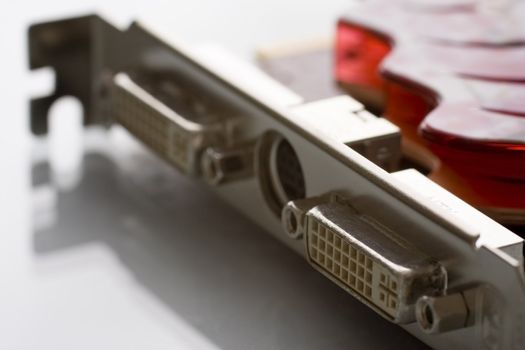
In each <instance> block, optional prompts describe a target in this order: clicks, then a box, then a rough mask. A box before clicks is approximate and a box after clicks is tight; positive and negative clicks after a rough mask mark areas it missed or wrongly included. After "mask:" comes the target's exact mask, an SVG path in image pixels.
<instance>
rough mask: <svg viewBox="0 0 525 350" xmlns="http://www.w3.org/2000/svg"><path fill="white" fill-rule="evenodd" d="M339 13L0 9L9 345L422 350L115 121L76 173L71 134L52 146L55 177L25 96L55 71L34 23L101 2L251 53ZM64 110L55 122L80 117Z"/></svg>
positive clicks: (0, 282)
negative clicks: (30, 123) (34, 69)
mask: <svg viewBox="0 0 525 350" xmlns="http://www.w3.org/2000/svg"><path fill="white" fill-rule="evenodd" d="M346 7H347V1H346V0H344V1H343V0H332V1H326V2H323V4H322V5H321V3H315V4H314V3H310V4H308V5H307V4H305V2H301V1H287V2H282V1H276V0H272V1H265V2H261V1H258V2H256V1H243V2H240V1H239V2H234V1H220V2H218V1H211V0H210V1H200V2H179V1H157V2H155V1H111V2H110V1H77V2H71V1H45V2H29V1H18V2H13V3H11V4H10V5H9V10H7V8H6V10H5V11H2V14H1V15H0V25H1V29H2V30H0V44H1V45H2V65H1V71H0V72H1V73H2V75H1V76H2V81H1V83H0V84H1V85H2V89H0V93H1V95H0V96H1V97H0V98H1V100H0V101H1V102H2V113H1V117H0V121H1V122H2V124H1V125H2V127H1V128H0V164H1V171H2V172H1V173H0V180H1V181H0V332H1V336H0V349H10V350H11V349H15V350H18V349H53V350H55V349H68V350H69V349H217V348H220V349H363V348H370V349H376V348H387V347H392V346H394V345H395V346H396V347H397V346H400V347H405V348H420V347H422V346H423V345H421V344H420V343H419V342H418V341H417V340H415V339H414V338H412V337H411V336H410V335H408V334H407V333H405V332H404V331H403V330H401V329H400V328H398V327H396V326H394V325H391V324H389V323H388V322H386V321H384V320H383V319H381V318H380V317H379V316H377V315H376V314H375V313H373V312H371V311H369V310H368V309H367V308H366V307H364V306H363V305H361V304H360V303H358V302H356V301H354V300H353V299H352V298H351V297H350V296H348V295H347V294H345V293H344V292H343V291H341V290H339V289H338V288H337V287H336V286H334V285H332V284H331V283H329V282H328V281H327V280H326V279H324V278H323V277H322V276H321V275H319V274H318V273H317V272H315V271H314V270H313V269H311V268H310V267H309V266H308V265H307V263H306V262H305V261H303V260H302V259H301V258H300V257H299V256H297V255H295V254H294V253H292V252H291V251H290V250H289V249H287V248H286V247H284V246H282V245H281V244H280V243H278V242H277V241H275V240H274V239H272V238H271V237H270V236H268V235H266V233H265V232H264V231H263V230H262V229H260V228H258V227H256V226H255V225H253V224H252V223H251V222H248V221H247V220H246V219H244V218H243V217H242V216H240V215H239V214H237V212H235V211H234V210H233V209H231V208H230V207H228V206H225V205H224V204H223V203H222V202H220V201H219V200H218V199H217V198H215V197H214V196H213V195H211V194H210V193H209V192H208V191H207V190H206V189H205V188H204V187H203V186H202V185H200V184H197V183H194V182H192V181H191V180H188V179H186V178H183V177H182V176H180V175H178V174H177V172H176V171H175V170H173V169H171V168H169V167H168V166H166V165H164V164H163V163H162V162H161V161H159V160H158V159H157V158H155V157H154V156H152V155H151V154H149V153H148V152H147V151H145V150H144V149H143V148H141V147H140V145H138V144H137V143H136V142H134V141H133V140H132V139H131V138H130V137H129V136H128V135H127V134H126V133H125V132H123V131H122V130H119V129H117V130H112V131H111V132H110V133H109V134H107V135H106V134H105V133H103V132H101V131H97V130H91V131H89V132H87V133H86V134H84V135H83V143H84V144H85V146H86V148H87V152H86V155H85V156H84V159H83V160H82V161H81V162H80V167H79V168H78V169H76V170H75V167H74V166H73V165H74V164H75V162H76V161H77V160H78V154H79V153H78V148H75V147H74V146H72V145H74V143H75V140H77V139H76V138H71V137H70V138H69V139H67V137H66V138H65V139H64V138H62V139H56V140H54V142H53V143H51V144H50V147H51V149H52V150H54V151H53V152H51V153H52V154H56V156H55V160H54V161H53V162H52V168H54V169H55V171H54V173H55V174H56V173H59V175H60V176H58V175H57V176H50V174H51V173H53V172H52V171H50V166H49V164H48V163H47V161H46V159H47V156H46V150H47V147H46V145H45V142H42V141H37V140H33V139H32V138H31V136H30V135H29V133H28V131H27V101H28V99H29V96H30V95H31V94H35V93H38V94H42V93H44V91H45V90H46V89H50V88H51V83H50V82H51V79H50V75H49V74H48V73H49V72H40V73H39V75H38V77H35V76H33V75H30V74H29V72H28V71H27V68H26V66H27V63H26V62H27V59H26V42H25V32H26V29H27V26H28V25H29V23H32V22H36V21H40V20H48V19H53V18H61V17H66V16H71V15H76V14H83V13H86V12H94V11H97V12H101V13H103V14H104V15H106V16H108V17H110V18H111V19H113V20H116V21H117V23H119V24H121V25H125V24H126V23H128V22H129V20H131V19H132V18H133V17H137V16H139V17H140V18H142V21H143V22H144V23H145V24H147V25H152V26H156V27H162V31H163V32H164V33H166V31H169V32H170V33H171V32H172V33H173V34H174V35H176V36H177V37H179V38H181V39H183V40H185V41H187V42H189V43H194V42H201V41H210V42H219V43H221V44H223V45H224V46H226V47H228V48H231V49H233V50H234V51H235V52H236V53H238V54H241V55H244V56H245V57H250V54H251V53H252V52H253V50H254V48H255V47H256V46H258V45H259V44H266V43H271V42H273V41H276V40H283V39H284V40H286V39H297V38H299V39H300V38H304V37H309V36H312V35H313V36H316V35H323V34H326V33H329V32H330V31H331V30H332V28H333V24H334V21H335V18H336V16H337V14H339V13H341V12H342V11H344V10H345V9H346ZM168 28H169V30H168ZM61 107H62V108H57V109H56V111H55V112H56V113H57V117H58V118H63V117H64V116H66V117H69V114H70V113H74V110H73V109H74V108H75V106H72V105H71V104H69V105H68V102H66V103H65V104H64V105H63V106H61ZM65 131H66V135H68V133H69V132H73V127H70V128H66V130H65ZM77 144H78V145H79V146H80V144H81V143H80V142H77ZM55 151H56V152H57V153H54V152H55ZM33 183H34V184H33Z"/></svg>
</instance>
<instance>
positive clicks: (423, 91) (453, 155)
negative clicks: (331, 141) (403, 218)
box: [335, 21, 525, 210]
mask: <svg viewBox="0 0 525 350" xmlns="http://www.w3.org/2000/svg"><path fill="white" fill-rule="evenodd" d="M440 45H441V46H440ZM429 48H432V50H429V51H426V55H418V57H414V58H413V63H417V61H418V60H421V59H424V60H427V61H428V62H435V63H436V66H438V65H439V67H440V69H439V70H436V71H437V72H439V71H441V72H445V73H443V74H445V75H446V74H449V75H450V76H456V77H458V78H461V77H463V79H467V78H468V79H471V80H472V81H475V80H476V79H479V80H480V81H482V82H484V84H486V86H482V88H481V90H482V93H481V94H480V95H478V94H474V95H473V96H475V98H470V99H468V98H467V99H465V100H464V101H463V100H461V98H459V100H457V101H453V102H451V101H449V100H441V101H440V100H439V99H440V96H439V92H437V93H436V92H433V91H431V90H429V89H427V88H425V87H424V86H423V85H424V84H425V78H426V77H425V76H421V77H419V76H416V78H417V79H416V80H417V81H416V82H415V81H414V77H413V76H412V77H411V78H410V79H408V78H406V79H405V78H404V77H402V76H401V77H400V76H396V75H391V74H389V72H388V71H386V72H381V65H382V61H383V60H384V59H385V57H386V56H387V55H388V54H389V53H390V51H391V50H396V47H395V46H394V47H391V45H390V42H389V40H388V39H387V38H386V37H384V36H382V35H378V34H377V33H375V32H374V31H372V30H369V29H367V28H363V27H360V26H358V25H356V24H352V23H348V22H345V21H340V22H339V23H338V26H337V39H336V67H335V75H336V79H337V80H338V81H339V82H343V83H345V84H347V85H356V86H368V87H373V88H375V89H377V90H380V91H381V92H382V93H383V94H384V96H385V105H384V111H385V112H384V113H385V116H386V117H387V118H388V119H389V120H391V121H392V122H393V123H395V124H396V125H398V126H399V127H400V129H401V130H402V133H403V137H404V139H405V141H406V139H408V140H409V141H412V143H413V144H416V145H417V147H420V148H421V150H422V154H423V153H424V152H427V153H426V154H428V150H430V151H431V152H432V153H433V154H434V155H435V156H437V157H439V159H440V162H439V163H438V164H440V165H438V166H436V167H435V168H434V169H432V170H431V174H430V177H431V178H433V179H434V180H435V181H436V182H438V183H440V184H441V185H443V186H444V187H446V188H448V189H449V190H450V191H452V192H454V193H456V194H457V195H459V196H460V197H462V198H463V199H465V200H467V201H469V202H471V203H472V204H474V205H477V206H479V207H483V208H490V210H500V209H502V208H503V209H504V210H508V209H510V210H513V209H517V210H523V209H525V84H524V83H523V77H524V76H525V48H520V47H516V46H509V47H507V48H508V49H509V50H508V51H505V49H506V47H505V46H502V47H500V48H495V47H479V46H469V45H465V46H463V47H458V46H450V45H447V44H439V43H434V44H432V45H429ZM502 55H503V56H502ZM520 58H521V59H522V61H521V62H524V63H522V65H521V66H520V65H519V62H520ZM469 62H470V63H471V64H469ZM411 63H412V62H411V61H410V60H408V61H406V62H404V64H406V65H407V66H406V67H408V68H409V70H410V64H411ZM406 67H404V68H406ZM447 72H448V73H447ZM381 73H382V74H381ZM498 84H501V85H502V86H503V87H504V89H499V88H500V86H498ZM505 84H506V85H508V86H504V85H505ZM465 89H466V90H467V91H468V87H467V85H465ZM501 91H504V92H505V93H503V94H502V93H501ZM465 96H469V94H468V93H466V94H465Z"/></svg>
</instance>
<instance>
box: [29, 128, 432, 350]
mask: <svg viewBox="0 0 525 350" xmlns="http://www.w3.org/2000/svg"><path fill="white" fill-rule="evenodd" d="M110 134H111V135H112V136H111V137H109V138H108V140H106V141H102V145H101V144H100V140H101V138H100V137H99V138H97V140H98V141H97V142H98V143H99V144H97V145H95V146H92V147H91V146H89V145H88V149H90V147H91V149H97V150H98V151H97V152H96V153H92V152H90V153H88V154H87V155H86V156H85V158H84V162H83V175H82V180H81V182H80V183H79V184H78V185H77V187H75V188H72V189H69V190H68V191H66V192H64V191H57V192H56V193H57V198H56V208H55V210H54V212H55V215H54V219H55V221H54V223H53V224H52V225H51V226H50V225H49V224H48V225H43V226H41V229H38V230H36V232H35V233H34V250H35V251H36V253H37V254H38V255H39V256H50V255H53V254H57V253H60V252H63V251H68V250H71V249H76V248H78V247H82V246H85V245H89V244H93V243H99V244H104V245H107V247H109V248H110V250H111V251H113V252H114V254H115V255H116V256H117V257H118V261H119V262H120V263H121V264H122V268H123V269H125V270H126V271H129V273H130V275H131V276H132V279H133V280H134V281H135V282H136V284H137V286H134V285H133V284H129V285H127V286H126V285H124V287H122V289H123V290H124V293H128V289H126V288H129V289H133V288H139V289H144V290H146V291H147V292H148V293H150V294H152V295H153V297H154V298H155V299H157V300H159V301H160V302H161V303H162V304H163V305H165V306H166V307H167V308H168V309H169V312H170V314H172V315H173V316H174V317H177V318H179V319H182V320H184V322H186V323H187V324H188V325H190V327H191V328H192V329H194V330H195V331H196V333H198V334H202V335H203V336H204V337H205V338H206V339H207V340H208V341H209V342H211V343H213V344H215V345H216V346H218V347H220V348H223V349H349V348H353V349H361V348H371V349H372V348H386V347H390V346H391V345H392V344H396V347H397V346H399V347H403V348H406V349H409V348H410V349H411V348H421V347H422V345H421V343H419V342H418V341H417V340H416V339H415V338H412V337H411V336H410V335H409V334H407V333H405V332H404V331H402V330H401V329H399V328H398V327H396V326H394V325H391V324H389V323H388V322H387V321H385V320H383V319H381V318H380V317H379V316H378V315H376V314H375V313H373V312H371V311H369V310H368V309H367V308H366V307H365V306H363V305H361V304H360V303H359V302H357V301H355V300H353V299H352V297H350V296H349V295H348V294H346V293H345V292H343V291H342V290H340V289H339V288H338V287H336V286H334V285H332V284H331V283H329V282H328V281H327V280H326V279H325V278H323V277H322V276H321V275H320V274H319V273H317V272H315V271H314V270H313V269H311V268H310V267H309V266H308V265H307V263H306V262H305V261H304V260H303V259H302V258H301V257H299V256H297V255H296V254H295V253H293V252H292V251H291V250H289V249H288V248H286V247H285V246H283V245H281V244H280V243H279V242H277V241H276V240H274V239H273V238H271V237H270V236H269V235H267V234H266V233H265V232H264V231H263V230H262V229H261V228H259V227H257V226H255V225H254V224H252V223H251V222H248V221H247V220H246V219H245V218H243V217H242V216H241V215H239V214H238V213H237V212H235V211H234V210H233V209H231V208H230V207H228V206H227V205H225V204H224V203H222V202H221V201H220V200H219V199H217V198H215V197H214V196H213V195H212V194H211V193H209V192H208V191H207V190H206V189H205V188H204V186H203V185H201V184H199V183H196V182H194V181H193V180H190V179H187V178H184V177H182V176H180V175H179V174H178V173H177V172H176V170H174V169H172V168H170V167H169V166H166V165H165V164H164V163H163V162H162V161H160V160H159V159H157V158H156V157H154V156H152V155H151V154H149V153H148V152H145V151H144V150H143V149H142V148H140V147H137V145H136V144H134V143H133V142H131V141H130V140H129V138H128V139H126V138H127V136H125V135H124V136H123V135H120V136H119V135H115V133H110ZM117 134H118V133H117ZM88 143H89V142H88ZM48 172H49V166H48V165H47V164H46V163H40V164H37V165H35V166H34V168H33V178H34V183H37V184H39V185H38V187H39V188H42V187H41V186H44V185H43V184H44V183H45V181H46V179H47V176H48V175H47V174H48ZM47 203H52V201H51V202H49V201H48V202H47ZM35 204H38V203H35ZM47 211H49V208H47ZM108 312H109V311H108Z"/></svg>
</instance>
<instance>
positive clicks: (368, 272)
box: [283, 199, 447, 323]
mask: <svg viewBox="0 0 525 350" xmlns="http://www.w3.org/2000/svg"><path fill="white" fill-rule="evenodd" d="M311 202H312V200H311V199H306V200H303V203H301V201H295V202H290V203H288V205H287V206H286V207H285V209H284V210H283V224H284V225H285V226H284V227H285V230H286V231H287V232H288V233H289V234H290V235H291V236H292V237H295V238H297V237H301V236H302V237H303V238H304V241H305V244H306V256H307V259H308V261H309V262H310V263H311V264H312V265H313V266H314V267H315V268H316V269H317V270H319V271H320V272H322V273H323V274H324V275H325V276H326V277H328V278H330V279H331V280H332V281H334V282H335V283H337V284H338V285H339V286H341V287H342V288H344V289H345V290H347V291H348V292H349V293H351V294H352V295H354V296H355V297H356V298H358V299H359V300H360V301H362V302H364V303H365V304H367V305H368V306H370V307H372V308H373V309H374V310H376V311H377V312H379V313H380V314H381V315H382V316H384V317H386V318H387V319H389V320H391V321H393V322H396V323H410V322H413V321H414V320H415V312H414V311H415V304H416V301H417V300H418V298H419V297H420V296H422V295H441V294H443V292H444V290H445V287H446V281H447V278H446V271H445V269H444V268H443V267H442V266H441V264H439V263H438V262H437V261H435V260H433V259H432V258H430V257H429V256H427V255H425V254H423V253H422V252H420V251H419V250H418V249H417V248H415V247H414V246H411V245H410V244H409V243H408V242H406V241H404V240H403V239H402V238H401V237H399V236H398V235H397V234H395V233H394V232H392V231H390V230H388V229H387V228H385V227H383V226H382V225H380V223H378V222H376V221H375V220H373V219H372V218H370V217H367V216H365V215H363V214H360V213H358V212H357V211H356V210H355V209H353V208H352V207H351V206H349V205H348V204H346V203H342V202H341V201H339V200H330V201H329V202H328V203H322V204H318V205H315V206H314V207H311V208H309V209H308V204H310V205H311ZM305 207H306V210H304V209H305ZM290 231H293V232H290ZM298 231H301V232H300V234H298Z"/></svg>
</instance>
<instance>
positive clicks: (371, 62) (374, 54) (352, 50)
mask: <svg viewBox="0 0 525 350" xmlns="http://www.w3.org/2000/svg"><path fill="white" fill-rule="evenodd" d="M389 51H390V45H389V44H388V42H387V41H386V40H385V39H384V38H383V37H380V36H378V35H376V34H373V33H370V32H369V31H367V30H365V29H363V28H360V27H357V26H353V25H351V24H348V23H345V22H339V23H338V24H337V37H336V45H335V60H336V64H335V76H336V79H337V81H339V82H342V83H347V84H355V85H361V86H366V87H371V88H374V89H377V90H382V89H383V78H382V77H381V75H380V74H379V65H380V64H381V61H383V59H384V58H385V56H386V55H387V54H388V52H389Z"/></svg>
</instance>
